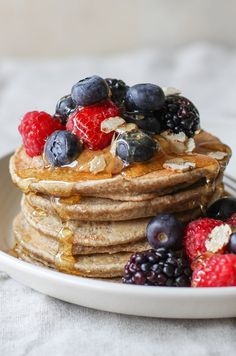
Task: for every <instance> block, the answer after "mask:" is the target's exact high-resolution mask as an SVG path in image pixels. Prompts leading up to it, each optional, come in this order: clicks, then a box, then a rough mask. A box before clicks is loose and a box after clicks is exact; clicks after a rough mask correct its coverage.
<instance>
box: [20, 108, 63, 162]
mask: <svg viewBox="0 0 236 356" xmlns="http://www.w3.org/2000/svg"><path fill="white" fill-rule="evenodd" d="M18 130H19V132H20V134H21V136H22V139H23V144H24V146H25V151H26V153H27V154H28V155H29V156H30V157H34V156H38V155H40V154H42V152H43V149H44V144H45V141H46V139H47V137H48V136H50V135H51V133H53V132H54V131H56V130H65V126H63V125H62V124H61V123H60V122H59V121H58V120H55V119H53V117H52V116H51V115H49V114H47V113H46V112H44V111H31V112H28V113H26V114H25V115H24V116H23V118H22V120H21V124H20V125H19V127H18Z"/></svg>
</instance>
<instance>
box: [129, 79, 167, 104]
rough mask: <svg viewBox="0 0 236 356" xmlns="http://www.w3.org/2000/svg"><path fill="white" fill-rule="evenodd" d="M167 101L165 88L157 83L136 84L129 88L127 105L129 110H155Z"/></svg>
mask: <svg viewBox="0 0 236 356" xmlns="http://www.w3.org/2000/svg"><path fill="white" fill-rule="evenodd" d="M164 103H165V94H164V92H163V90H162V89H161V88H160V87H159V86H158V85H155V84H149V83H146V84H136V85H134V86H132V87H130V88H129V89H128V90H127V93H126V97H125V106H126V109H127V111H134V110H140V111H146V110H147V111H155V110H159V109H161V108H162V106H163V105H164Z"/></svg>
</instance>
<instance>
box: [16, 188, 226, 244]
mask: <svg viewBox="0 0 236 356" xmlns="http://www.w3.org/2000/svg"><path fill="white" fill-rule="evenodd" d="M220 195H221V193H220V192H219V191H217V195H215V198H218V197H219V196H220ZM22 213H23V215H24V217H25V219H26V220H27V222H28V224H29V225H31V226H32V227H33V228H34V229H36V230H37V231H39V232H40V233H42V234H44V235H48V236H51V237H52V238H55V239H57V238H58V236H59V235H60V233H61V231H62V229H63V228H64V227H65V226H66V227H67V228H68V229H69V230H70V231H72V233H73V242H74V246H78V248H80V246H87V247H103V246H112V245H119V244H127V243H134V242H136V241H140V240H142V239H144V238H145V236H146V227H147V224H148V222H149V221H150V218H144V219H135V220H126V221H101V222H100V221H99V222H95V221H78V220H69V221H67V222H66V223H64V222H63V221H62V220H61V219H60V218H59V217H58V216H57V215H48V214H45V213H44V212H43V211H42V210H38V211H37V210H35V209H34V208H33V207H32V206H31V205H30V204H28V203H27V201H26V200H25V199H22ZM201 213H202V211H201V208H200V207H199V208H196V209H192V210H189V211H184V212H181V213H180V214H175V215H176V216H177V217H178V219H179V220H181V221H183V222H185V221H190V220H192V219H195V218H196V217H199V216H200V215H201ZM75 248H76V247H75Z"/></svg>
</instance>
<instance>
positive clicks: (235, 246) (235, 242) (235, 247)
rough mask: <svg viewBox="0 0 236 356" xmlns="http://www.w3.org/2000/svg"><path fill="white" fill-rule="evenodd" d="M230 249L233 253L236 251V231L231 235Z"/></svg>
mask: <svg viewBox="0 0 236 356" xmlns="http://www.w3.org/2000/svg"><path fill="white" fill-rule="evenodd" d="M228 250H229V252H231V253H236V232H233V233H232V234H231V235H230V239H229V244H228Z"/></svg>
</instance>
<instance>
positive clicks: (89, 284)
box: [0, 250, 236, 298]
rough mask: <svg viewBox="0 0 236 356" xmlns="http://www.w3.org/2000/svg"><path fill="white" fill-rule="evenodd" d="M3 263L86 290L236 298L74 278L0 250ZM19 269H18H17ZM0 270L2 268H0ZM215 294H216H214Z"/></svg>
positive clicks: (226, 291)
mask: <svg viewBox="0 0 236 356" xmlns="http://www.w3.org/2000/svg"><path fill="white" fill-rule="evenodd" d="M2 261H3V263H4V264H5V265H6V266H7V267H5V268H6V269H8V266H9V265H11V266H9V267H10V268H12V266H13V268H14V267H15V268H16V269H17V271H18V272H19V271H20V270H21V271H22V272H29V273H30V274H37V275H41V276H42V277H45V278H47V279H50V280H54V281H57V282H62V283H64V284H68V285H73V286H75V287H86V288H93V289H96V288H98V289H106V290H107V291H110V292H114V291H116V292H121V293H122V294H125V293H128V294H129V295H130V294H134V295H136V294H139V295H140V296H141V295H142V296H145V297H147V296H148V295H150V296H153V295H157V294H158V296H161V295H162V296H165V295H168V296H172V294H173V292H174V295H173V296H175V297H183V296H184V297H195V296H196V297H214V296H216V297H217V298H218V297H219V296H222V297H223V296H226V295H227V296H230V295H235V296H236V287H207V288H203V287H198V288H193V287H181V288H177V287H176V288H174V287H150V286H137V285H127V284H123V283H115V282H112V281H109V280H108V281H107V280H104V281H103V280H100V279H95V278H87V277H81V276H74V275H70V274H66V273H63V272H59V271H56V270H52V269H49V268H47V267H41V266H37V265H33V264H31V263H29V262H25V261H22V260H19V259H17V258H16V257H14V256H11V255H8V254H7V253H6V252H3V251H2V250H0V266H2ZM17 267H19V268H17ZM1 268H2V267H1ZM3 272H5V273H8V271H5V270H4V267H3ZM216 292H217V293H216Z"/></svg>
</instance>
